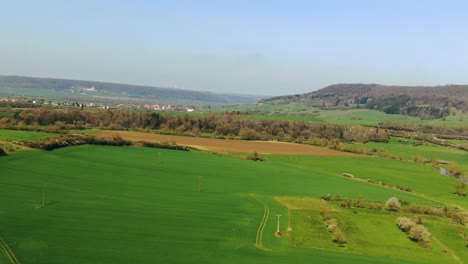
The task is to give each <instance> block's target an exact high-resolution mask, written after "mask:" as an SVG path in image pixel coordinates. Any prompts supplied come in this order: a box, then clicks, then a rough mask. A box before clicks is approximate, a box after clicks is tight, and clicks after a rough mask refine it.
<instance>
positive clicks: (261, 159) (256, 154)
mask: <svg viewBox="0 0 468 264" xmlns="http://www.w3.org/2000/svg"><path fill="white" fill-rule="evenodd" d="M247 160H253V161H265V160H266V159H265V158H263V157H260V156H258V153H257V152H256V151H255V152H254V153H253V155H252V156H247Z"/></svg>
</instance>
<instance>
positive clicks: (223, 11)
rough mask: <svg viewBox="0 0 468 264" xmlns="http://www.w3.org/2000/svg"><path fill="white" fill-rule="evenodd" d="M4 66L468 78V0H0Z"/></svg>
mask: <svg viewBox="0 0 468 264" xmlns="http://www.w3.org/2000/svg"><path fill="white" fill-rule="evenodd" d="M0 10H1V13H0V14H1V15H0V34H1V38H0V74H1V75H26V76H37V77H56V78H73V79H84V80H96V81H111V82H122V83H131V84H143V85H154V86H165V87H177V88H185V89H193V90H205V91H214V92H223V93H250V94H263V95H282V94H292V93H303V92H308V91H312V90H317V89H319V88H322V87H324V86H327V85H330V84H334V83H347V82H363V83H381V84H400V85H438V84H455V83H457V84H460V83H463V84H468V15H467V12H468V1H450V0H445V1H440V0H438V1H431V0H427V1H425V0H420V1H417V0H402V1H399V0H388V1H385V0H369V1H360V0H342V1H334V0H323V1H314V0H304V1H294V0H291V1H287V0H284V1H275V0H270V1H266V0H265V1H260V0H258V1H256V0H247V1H244V0H232V1H227V0H225V1H223V0H218V1H214V0H213V1H203V0H193V1H177V0H168V1H149V0H148V1H104V0H103V1H99V0H95V1H69V0H67V1H63V0H60V1H36V0H34V1H8V0H0Z"/></svg>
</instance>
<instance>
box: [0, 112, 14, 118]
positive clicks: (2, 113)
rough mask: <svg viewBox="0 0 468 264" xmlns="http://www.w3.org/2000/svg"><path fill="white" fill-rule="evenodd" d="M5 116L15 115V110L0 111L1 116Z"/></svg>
mask: <svg viewBox="0 0 468 264" xmlns="http://www.w3.org/2000/svg"><path fill="white" fill-rule="evenodd" d="M4 116H13V112H2V111H0V117H4Z"/></svg>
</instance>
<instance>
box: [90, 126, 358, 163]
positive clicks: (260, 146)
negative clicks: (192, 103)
mask: <svg viewBox="0 0 468 264" xmlns="http://www.w3.org/2000/svg"><path fill="white" fill-rule="evenodd" d="M93 135H96V136H110V137H112V136H113V135H119V136H121V137H122V138H123V139H126V140H131V141H148V142H175V143H177V144H178V145H183V146H190V147H194V148H198V149H202V150H209V151H215V152H229V153H247V152H250V153H252V152H254V151H256V152H258V153H261V154H298V155H320V156H349V157H365V156H362V155H357V154H353V153H347V152H341V151H336V150H331V149H327V148H323V147H317V146H311V145H304V144H295V143H285V142H277V141H248V140H227V139H214V138H198V137H185V136H171V135H159V134H152V133H143V132H131V131H109V130H102V131H98V132H95V133H93Z"/></svg>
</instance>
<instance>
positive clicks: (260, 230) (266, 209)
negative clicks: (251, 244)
mask: <svg viewBox="0 0 468 264" xmlns="http://www.w3.org/2000/svg"><path fill="white" fill-rule="evenodd" d="M250 196H251V197H252V198H253V199H254V200H256V201H257V202H258V203H259V204H261V205H262V206H263V209H264V211H263V218H262V221H261V222H260V226H258V229H257V236H256V238H255V247H257V248H258V249H261V250H265V251H271V249H269V248H266V247H264V246H263V242H262V238H263V231H264V230H265V227H266V222H267V221H268V216H269V215H270V207H269V206H268V205H267V204H266V203H265V202H263V201H261V200H260V199H258V198H257V197H256V196H255V195H253V194H251V195H250Z"/></svg>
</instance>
